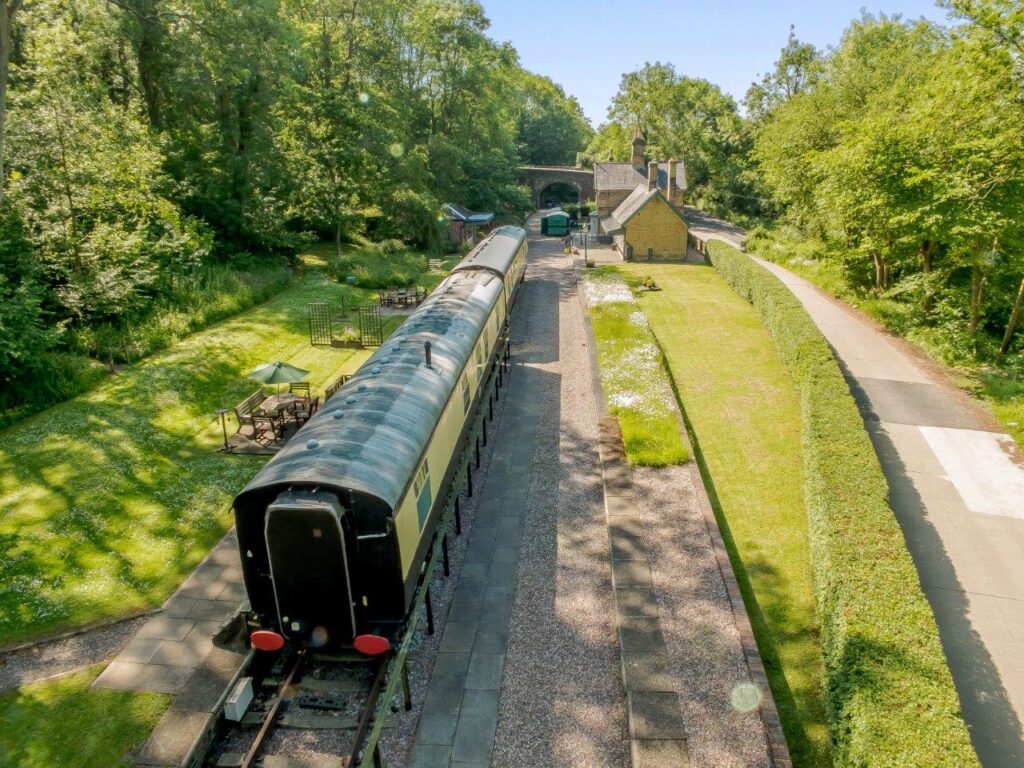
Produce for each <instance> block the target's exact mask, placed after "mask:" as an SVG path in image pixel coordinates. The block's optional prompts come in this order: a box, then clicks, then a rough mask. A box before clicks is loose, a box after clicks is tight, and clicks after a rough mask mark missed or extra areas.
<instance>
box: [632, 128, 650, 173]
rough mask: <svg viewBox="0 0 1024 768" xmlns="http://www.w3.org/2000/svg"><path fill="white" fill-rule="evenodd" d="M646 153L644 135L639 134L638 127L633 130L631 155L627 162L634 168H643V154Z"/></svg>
mask: <svg viewBox="0 0 1024 768" xmlns="http://www.w3.org/2000/svg"><path fill="white" fill-rule="evenodd" d="M646 151H647V142H646V141H645V140H644V135H643V134H642V133H640V126H639V125H638V126H636V127H635V128H634V129H633V155H632V157H631V158H630V161H629V162H630V164H631V165H632V166H633V167H634V168H643V167H644V152H646Z"/></svg>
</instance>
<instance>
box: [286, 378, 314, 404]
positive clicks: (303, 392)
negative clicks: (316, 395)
mask: <svg viewBox="0 0 1024 768" xmlns="http://www.w3.org/2000/svg"><path fill="white" fill-rule="evenodd" d="M288 391H289V392H291V393H292V394H293V395H299V396H300V397H305V398H306V399H307V400H308V399H309V382H308V381H296V382H294V383H292V384H289V385H288Z"/></svg>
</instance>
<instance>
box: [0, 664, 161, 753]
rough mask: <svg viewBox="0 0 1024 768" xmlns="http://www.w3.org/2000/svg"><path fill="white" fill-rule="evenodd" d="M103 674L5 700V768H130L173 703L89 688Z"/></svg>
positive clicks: (1, 699) (35, 687)
mask: <svg viewBox="0 0 1024 768" xmlns="http://www.w3.org/2000/svg"><path fill="white" fill-rule="evenodd" d="M102 669H103V666H102V665H98V666H95V667H91V668H90V669H87V670H84V671H82V672H78V673H75V674H73V675H68V676H66V677H61V678H59V679H57V680H47V681H43V682H40V683H33V684H32V685H26V686H24V687H23V688H19V689H18V690H16V691H11V692H10V693H5V694H3V695H0V768H53V767H54V766H75V767H76V768H112V767H113V766H118V765H129V764H130V762H129V760H128V759H127V755H128V754H129V753H130V752H132V751H134V750H137V749H138V748H139V747H141V746H142V744H143V743H144V742H145V740H146V738H147V737H148V736H149V732H150V731H151V730H152V729H153V727H154V726H155V725H156V723H157V721H158V720H159V719H160V715H162V714H163V712H164V710H165V709H166V708H167V706H168V704H169V703H170V701H171V697H170V696H164V695H162V694H159V693H132V692H127V691H102V690H95V689H92V688H90V687H89V686H90V684H91V683H92V681H93V680H95V679H96V676H97V675H98V674H99V673H100V671H101V670H102Z"/></svg>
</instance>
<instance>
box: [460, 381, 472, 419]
mask: <svg viewBox="0 0 1024 768" xmlns="http://www.w3.org/2000/svg"><path fill="white" fill-rule="evenodd" d="M471 399H472V398H470V396H469V376H466V375H465V374H463V376H462V412H463V413H469V403H470V400H471Z"/></svg>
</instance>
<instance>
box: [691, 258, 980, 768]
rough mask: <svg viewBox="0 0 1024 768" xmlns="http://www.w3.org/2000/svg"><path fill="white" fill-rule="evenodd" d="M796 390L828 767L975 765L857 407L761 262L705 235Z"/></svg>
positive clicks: (820, 341)
mask: <svg viewBox="0 0 1024 768" xmlns="http://www.w3.org/2000/svg"><path fill="white" fill-rule="evenodd" d="M708 253H709V255H710V257H711V261H712V263H713V264H714V266H715V268H716V269H717V270H718V271H719V272H720V273H721V274H722V276H723V277H724V278H725V279H726V280H727V281H728V282H729V284H730V285H732V287H733V288H734V289H735V290H736V291H737V293H739V294H740V295H741V296H743V297H744V298H745V299H747V300H748V301H750V302H751V303H752V304H753V305H754V307H755V308H756V309H757V311H758V314H759V315H760V316H761V319H762V321H763V322H764V324H765V326H767V328H768V329H769V331H771V334H772V336H773V337H774V339H775V344H776V345H777V347H778V349H779V354H780V356H781V357H782V360H783V362H784V363H785V365H786V367H787V368H788V369H789V371H790V374H791V375H792V376H793V379H794V381H796V383H797V386H798V388H799V390H800V396H801V409H802V412H803V433H804V449H805V450H804V477H805V484H806V491H805V493H806V501H807V515H808V525H809V530H810V546H811V555H812V567H813V570H814V577H815V593H816V595H815V597H816V604H817V612H818V620H819V623H820V625H821V645H822V652H823V654H824V662H825V677H826V680H825V697H826V707H827V715H828V720H829V735H830V739H831V742H832V749H833V756H834V759H835V764H836V765H843V766H867V765H870V766H907V765H928V766H939V765H943V766H954V765H955V766H958V767H959V766H976V765H978V762H977V759H976V757H975V754H974V750H973V748H972V747H971V742H970V738H969V736H968V733H967V728H966V726H965V725H964V722H963V720H962V719H961V715H960V710H959V703H958V700H957V695H956V690H955V689H954V686H953V679H952V676H951V675H950V673H949V668H948V666H947V664H946V657H945V655H944V653H943V650H942V645H941V644H940V642H939V634H938V629H937V628H936V626H935V619H934V617H933V615H932V612H931V608H930V606H929V605H928V602H927V600H926V599H925V597H924V595H923V593H922V592H921V587H920V584H919V581H918V575H917V571H916V569H915V567H914V564H913V562H912V561H911V559H910V555H909V553H908V551H907V548H906V545H905V542H904V539H903V533H902V531H901V530H900V526H899V524H898V523H897V521H896V519H895V517H894V516H893V513H892V511H891V510H890V509H889V504H888V486H887V484H886V480H885V477H884V476H883V474H882V470H881V467H880V466H879V463H878V458H877V455H876V454H875V451H874V448H873V447H872V445H871V441H870V439H869V438H868V435H867V432H866V431H865V429H864V423H863V420H862V419H861V415H860V412H859V411H858V409H857V406H856V404H855V403H854V401H853V398H852V397H851V395H850V391H849V388H848V386H847V384H846V381H845V379H844V378H843V375H842V373H841V372H840V370H839V366H838V365H837V364H836V361H835V359H834V358H833V357H832V354H831V351H830V350H829V347H828V344H827V342H826V341H825V338H824V337H823V336H822V335H821V333H820V332H819V331H818V329H817V328H816V327H815V325H814V323H813V322H812V320H811V318H810V317H809V316H808V315H807V313H806V312H805V311H804V309H803V307H802V306H801V305H800V303H799V301H797V299H796V298H795V297H794V296H793V294H792V293H790V291H789V290H788V289H787V288H786V287H785V286H784V285H783V284H782V283H781V282H780V281H779V280H778V279H777V278H775V276H774V275H772V274H771V273H769V272H768V271H767V270H765V269H762V268H761V267H760V266H758V265H757V264H756V263H755V262H754V261H753V260H752V259H750V258H749V257H747V256H745V255H744V254H742V253H740V252H739V251H737V250H735V249H734V248H731V247H729V246H727V245H725V244H724V243H720V242H714V241H713V242H711V243H709V245H708Z"/></svg>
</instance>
